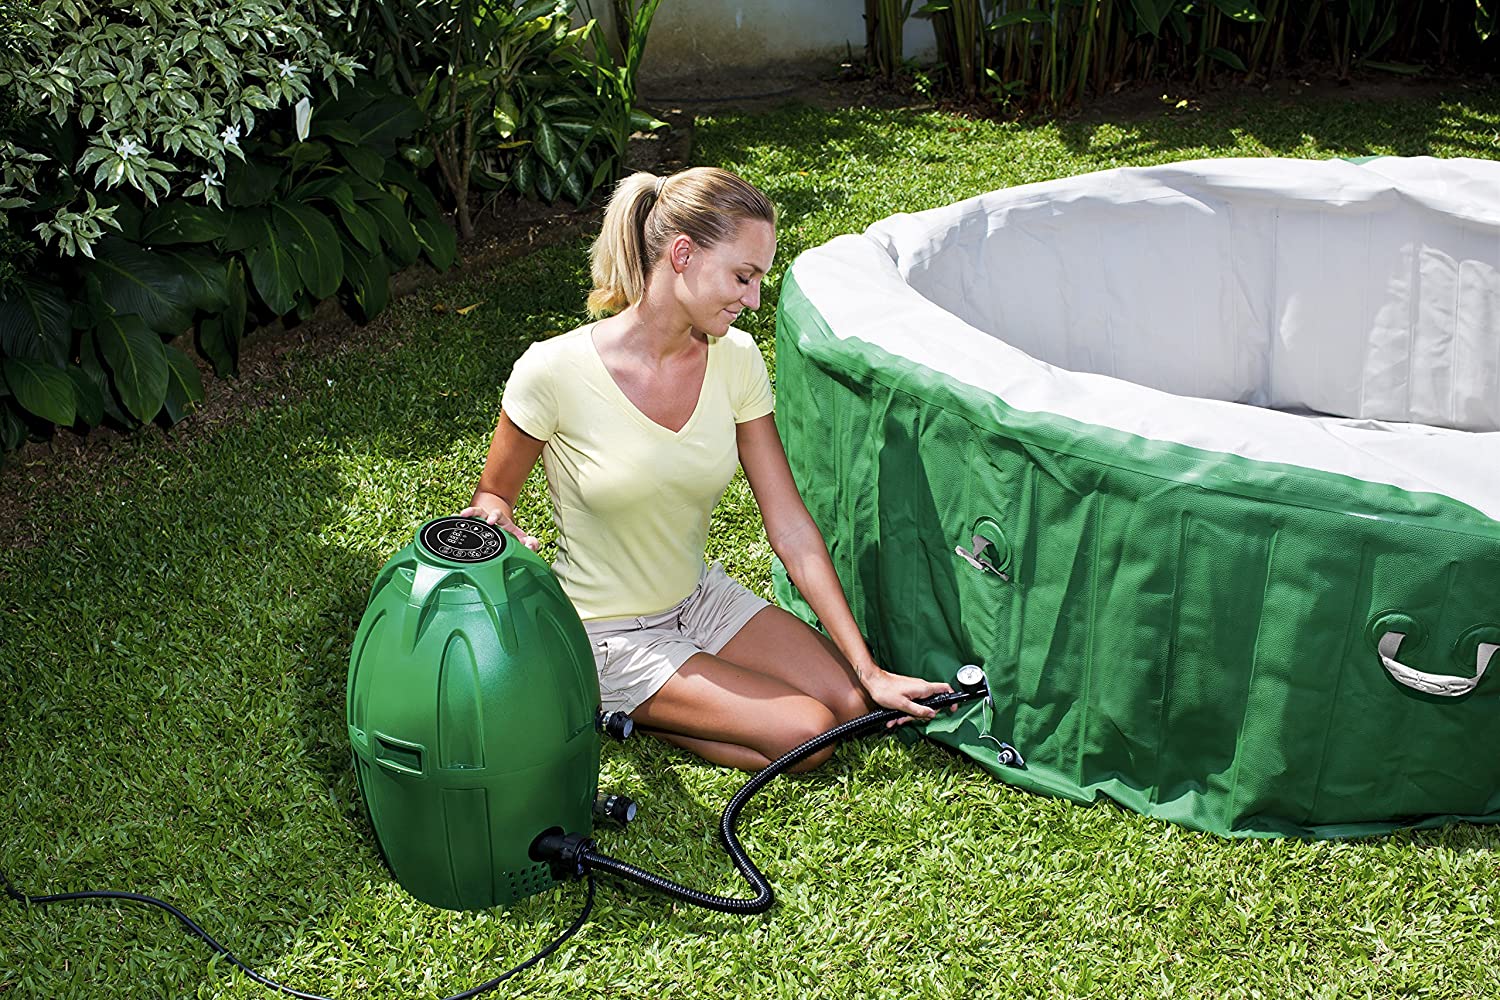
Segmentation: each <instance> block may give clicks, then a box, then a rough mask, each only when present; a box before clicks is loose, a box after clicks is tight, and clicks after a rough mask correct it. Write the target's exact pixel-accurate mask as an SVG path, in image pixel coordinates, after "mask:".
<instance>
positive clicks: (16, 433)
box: [0, 402, 26, 451]
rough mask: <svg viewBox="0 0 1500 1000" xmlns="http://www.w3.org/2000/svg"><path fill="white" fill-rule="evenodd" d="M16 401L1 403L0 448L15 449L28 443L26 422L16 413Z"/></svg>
mask: <svg viewBox="0 0 1500 1000" xmlns="http://www.w3.org/2000/svg"><path fill="white" fill-rule="evenodd" d="M15 406H16V404H15V403H10V402H7V403H3V404H0V449H4V450H5V451H15V450H16V449H17V448H19V447H21V445H23V444H25V443H26V424H25V423H23V422H22V420H21V418H20V417H19V416H17V415H16V413H15V409H14V407H15Z"/></svg>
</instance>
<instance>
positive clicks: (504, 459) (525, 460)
mask: <svg viewBox="0 0 1500 1000" xmlns="http://www.w3.org/2000/svg"><path fill="white" fill-rule="evenodd" d="M543 444H545V442H543V441H538V440H537V439H536V438H534V437H532V436H531V435H530V434H527V433H526V432H525V431H523V430H521V429H520V428H519V427H517V426H516V425H515V424H513V423H511V420H510V417H507V416H506V415H505V411H504V410H501V411H500V421H499V423H497V424H496V425H495V434H494V436H493V437H491V438H490V453H489V456H488V457H487V458H486V459H485V460H484V471H483V472H482V473H480V474H479V486H478V487H477V488H476V489H475V490H474V498H473V499H472V500H470V501H469V506H467V507H465V508H464V509H463V510H461V511H459V512H458V513H459V516H460V517H480V518H483V519H484V520H485V521H487V522H489V523H490V524H494V525H497V526H499V528H500V529H501V530H502V531H505V532H508V533H509V534H511V535H514V536H515V537H516V538H517V539H518V540H519V541H520V542H521V544H522V545H524V546H526V547H527V548H528V549H531V550H532V551H533V552H534V551H536V550H537V548H539V547H540V546H541V543H540V542H539V541H537V540H536V539H535V538H534V537H532V536H531V535H528V534H527V533H526V532H525V531H522V530H521V528H520V527H518V526H517V525H516V522H515V519H514V512H515V507H516V497H517V496H518V495H519V494H520V492H521V487H522V485H524V484H525V482H526V477H527V476H529V475H531V470H532V467H533V466H535V465H536V460H537V459H538V458H540V457H541V454H542V446H543Z"/></svg>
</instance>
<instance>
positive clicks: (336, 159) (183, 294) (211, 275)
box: [0, 83, 454, 448]
mask: <svg viewBox="0 0 1500 1000" xmlns="http://www.w3.org/2000/svg"><path fill="white" fill-rule="evenodd" d="M422 120H423V119H422V115H421V112H420V111H419V110H418V109H417V107H416V105H415V104H414V103H413V102H412V101H411V100H410V99H409V98H405V97H401V96H399V95H394V94H389V93H387V92H384V91H382V90H381V89H379V88H378V87H375V86H373V85H370V84H368V83H365V84H364V85H360V84H359V83H356V84H354V85H350V86H348V87H346V88H345V89H344V92H343V93H342V94H341V96H340V97H339V98H337V99H335V100H332V101H328V102H325V103H323V104H321V105H320V106H319V108H318V111H317V112H315V113H314V114H313V115H311V116H310V118H309V120H308V123H307V130H308V139H307V140H306V141H296V140H295V138H294V137H293V136H292V135H290V134H289V133H288V132H283V131H282V130H281V129H278V128H267V129H265V130H264V133H263V138H259V139H255V140H250V139H246V140H245V141H244V143H243V146H244V153H245V155H244V158H243V159H239V158H237V159H235V160H233V161H232V162H229V163H227V164H226V169H225V174H224V179H223V182H222V191H221V192H220V198H219V199H218V200H219V204H218V205H199V204H194V203H193V202H191V201H188V200H185V199H181V198H174V199H170V200H165V201H163V202H161V203H160V204H157V205H154V206H153V205H149V204H148V205H146V206H144V207H143V206H142V205H141V204H139V203H138V202H137V201H135V200H132V199H129V198H115V199H113V200H112V203H111V204H110V206H109V207H110V210H111V224H112V231H111V232H109V233H107V234H104V235H102V236H101V237H100V238H99V239H97V240H96V241H94V243H93V244H92V246H91V247H90V253H89V254H88V255H87V256H77V257H67V256H63V255H58V254H52V255H48V256H47V257H45V258H44V259H43V261H41V262H40V264H39V266H38V267H36V268H35V269H34V270H33V271H32V272H31V273H30V274H28V275H27V276H26V277H25V278H24V279H23V280H21V281H20V282H19V283H18V284H17V285H16V286H15V287H13V288H12V289H11V290H10V291H9V292H7V293H6V295H5V297H4V299H3V300H0V353H3V355H4V357H3V359H0V371H3V375H4V384H3V386H0V397H3V396H7V395H8V396H9V397H10V398H9V399H7V400H5V402H7V403H12V404H14V405H11V406H7V407H6V408H4V409H0V443H3V444H4V445H5V446H6V447H7V448H13V447H15V446H16V445H17V444H19V443H20V441H21V440H22V439H23V438H24V436H25V435H26V433H27V432H28V430H36V429H37V428H38V423H39V422H41V421H45V422H50V423H52V424H57V425H61V426H71V425H73V424H75V423H81V424H84V425H89V426H92V425H94V424H98V423H100V422H101V421H102V420H103V419H104V418H105V417H106V416H107V417H109V418H111V419H112V420H113V421H114V422H116V423H118V424H121V425H124V426H136V425H139V424H141V423H144V422H147V421H150V420H152V419H154V418H156V417H157V416H158V415H161V416H163V417H165V418H166V419H167V420H169V421H172V422H175V421H177V420H179V419H181V418H182V416H183V415H185V414H186V413H187V412H188V410H190V409H191V407H192V406H193V405H194V404H195V403H197V402H198V401H199V400H200V399H201V398H202V394H203V388H202V382H201V379H200V377H199V374H198V369H197V366H196V365H195V364H194V362H193V361H192V359H191V358H189V357H188V356H187V355H186V354H185V353H184V352H183V351H182V350H181V349H179V348H178V347H176V346H175V345H173V344H171V343H169V342H168V341H170V340H172V339H175V338H176V337H178V336H179V335H181V334H183V333H185V332H187V331H188V330H189V329H196V333H197V344H198V348H199V350H200V351H201V353H202V354H203V355H204V356H205V357H207V358H208V359H209V360H210V361H211V362H212V364H213V366H214V368H215V369H216V370H217V371H218V372H219V373H220V374H227V373H230V372H232V371H233V370H234V368H235V364H236V359H237V356H238V350H239V342H240V338H241V336H242V334H243V332H244V330H245V329H246V328H247V326H249V325H252V324H253V323H255V322H263V321H266V320H269V319H272V318H275V317H277V316H282V315H285V314H288V313H296V314H298V315H303V316H305V315H307V314H309V313H310V312H311V310H312V307H313V306H314V305H316V303H317V302H318V301H319V300H321V299H324V298H327V297H330V296H333V295H335V294H339V293H340V292H342V293H344V294H345V296H346V297H347V298H348V300H349V301H350V303H351V304H352V306H353V307H354V308H355V309H356V310H357V311H358V312H359V313H360V314H361V315H363V316H367V317H368V316H373V315H374V314H376V313H378V312H379V311H380V310H381V309H382V308H383V307H384V305H385V301H386V297H387V294H388V286H389V276H390V272H391V270H392V269H393V268H395V267H399V266H403V265H406V264H410V263H412V262H413V261H414V260H416V258H417V257H418V255H419V254H423V253H425V254H426V256H427V258H428V259H429V260H430V261H431V262H432V263H433V264H434V265H436V266H438V267H440V268H441V267H446V266H448V265H449V264H450V263H451V262H452V260H453V255H454V236H453V231H452V229H450V228H448V227H447V225H446V224H445V223H444V221H443V220H442V214H441V211H440V210H439V208H438V205H437V203H436V201H435V200H434V199H433V197H432V195H431V194H430V193H429V192H428V191H427V189H426V188H425V187H424V186H423V185H422V184H421V182H420V181H418V180H417V178H416V177H415V176H414V175H413V173H412V172H411V170H410V169H408V168H407V167H406V166H405V165H404V164H403V163H402V162H401V160H400V157H399V156H398V155H397V150H398V146H399V143H400V142H401V141H402V140H403V139H405V138H407V137H408V136H409V135H410V133H411V132H413V131H414V130H415V129H416V128H417V127H419V126H420V124H421V123H422Z"/></svg>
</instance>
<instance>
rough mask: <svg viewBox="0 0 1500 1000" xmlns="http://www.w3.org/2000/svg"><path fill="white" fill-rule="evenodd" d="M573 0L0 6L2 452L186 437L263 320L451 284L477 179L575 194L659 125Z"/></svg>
mask: <svg viewBox="0 0 1500 1000" xmlns="http://www.w3.org/2000/svg"><path fill="white" fill-rule="evenodd" d="M658 3H659V0H647V2H645V3H643V4H640V5H639V6H638V7H630V6H629V5H625V6H626V7H629V10H630V12H631V15H632V16H631V19H630V20H628V22H626V27H627V29H628V30H627V32H626V38H627V41H628V44H627V45H626V47H625V50H624V54H623V57H622V61H619V62H617V61H616V58H615V56H614V55H612V54H611V52H610V50H609V47H608V45H607V44H605V39H604V37H603V34H602V32H601V31H600V29H599V26H598V25H597V23H595V22H594V21H592V20H588V21H585V22H584V23H582V24H581V25H579V26H576V27H575V26H574V24H573V16H574V14H575V8H574V5H573V3H572V2H571V0H551V2H531V3H526V4H521V5H512V4H509V3H487V2H486V3H476V2H471V0H376V2H371V0H363V2H361V0H349V2H348V3H346V4H341V3H336V2H332V0H297V2H292V3H272V2H268V0H224V2H209V0H187V2H181V3H179V2H168V0H130V2H112V0H42V2H40V3H38V4H35V5H34V6H31V7H30V8H29V9H27V10H26V11H25V12H24V13H23V11H22V8H21V6H20V5H18V4H17V3H16V2H15V0H5V2H4V3H3V4H0V31H3V32H4V38H5V39H6V42H7V44H5V45H4V46H3V47H0V209H3V210H4V211H5V218H4V225H3V226H0V248H3V249H4V250H5V257H4V262H3V263H0V454H3V453H4V452H5V451H10V450H13V449H15V448H17V447H18V446H20V445H21V444H22V443H23V442H25V441H26V440H27V439H29V438H30V439H45V438H46V437H48V436H49V435H51V434H53V433H55V432H56V429H57V428H77V429H83V430H86V429H87V428H89V427H93V426H96V425H98V424H100V423H103V422H108V423H111V424H113V425H115V426H117V427H122V428H127V429H129V428H138V427H141V426H143V425H145V424H148V423H151V422H153V421H159V422H162V423H168V424H170V423H175V422H176V421H178V420H180V419H182V417H183V416H184V415H185V414H186V413H188V412H189V411H190V410H191V409H192V407H193V406H194V405H196V404H197V403H198V402H199V401H200V400H201V399H202V396H203V387H202V381H201V376H200V373H199V366H198V365H197V364H196V363H195V361H194V360H193V359H192V358H191V357H190V356H189V353H188V349H185V348H187V343H188V340H187V336H188V335H191V340H192V342H193V343H195V344H196V346H197V351H198V353H199V354H201V356H202V357H203V358H204V359H205V360H206V361H207V362H208V363H209V364H211V366H212V368H213V370H214V371H215V372H216V373H217V374H219V375H231V374H233V373H234V372H235V370H236V364H237V358H238V353H239V349H240V342H241V339H242V338H243V337H244V336H245V334H246V333H247V332H248V331H250V330H253V329H255V328H257V327H259V326H262V325H265V324H268V323H271V322H273V321H277V320H282V321H283V322H286V323H296V322H299V321H303V320H306V319H307V318H308V317H310V316H311V315H312V314H313V312H314V310H315V309H316V307H317V306H318V304H319V303H320V302H322V301H325V300H328V299H331V298H335V297H337V298H339V299H340V300H341V301H342V302H343V304H344V305H345V307H346V308H347V309H348V311H349V312H350V313H351V314H352V315H353V316H354V317H355V318H356V319H357V320H360V321H367V320H369V319H371V318H373V317H374V316H376V315H378V314H379V313H380V312H381V311H382V310H383V309H384V308H385V307H386V305H387V302H388V300H389V295H390V287H391V279H392V276H393V274H394V273H395V272H397V271H399V270H400V269H402V268H405V267H408V266H411V265H413V264H415V263H417V262H418V261H419V259H420V260H422V261H425V263H427V264H429V265H431V266H432V267H433V268H436V269H437V270H440V271H441V270H444V269H446V268H448V267H449V266H451V265H452V263H453V262H454V259H455V255H456V253H457V236H456V234H455V232H454V225H453V224H451V223H450V221H449V219H450V217H452V218H454V219H456V223H457V228H458V230H459V233H461V234H462V235H463V236H465V237H467V236H471V235H472V234H473V228H474V223H473V219H474V207H475V206H474V205H473V204H472V203H471V187H472V186H473V184H472V182H473V181H474V180H475V178H479V179H480V181H481V183H480V184H479V186H480V187H482V188H483V189H484V190H485V191H487V192H488V193H490V194H491V195H492V196H493V195H496V194H501V193H506V194H509V195H511V196H513V197H514V196H525V197H539V198H541V199H543V200H547V201H550V200H552V199H554V198H556V197H560V196H566V197H570V198H572V199H574V200H575V201H577V202H584V201H586V200H587V199H588V198H589V196H590V195H591V194H592V193H593V192H594V191H595V190H597V189H598V188H599V187H600V186H601V185H604V184H606V183H608V182H609V181H611V180H613V179H614V178H615V177H616V176H617V175H618V173H619V171H620V169H621V166H622V164H623V157H624V151H625V143H626V139H627V137H628V136H629V135H630V134H631V132H633V131H635V130H636V129H638V128H651V127H655V126H657V125H659V123H657V122H655V120H654V119H651V118H650V117H649V116H645V115H643V114H641V113H640V112H639V111H638V110H637V109H636V106H635V72H636V68H637V66H638V65H639V62H640V58H641V55H642V53H643V51H644V46H645V43H646V37H647V33H648V31H649V28H650V23H651V18H652V15H653V14H654V12H655V9H656V6H657V4H658Z"/></svg>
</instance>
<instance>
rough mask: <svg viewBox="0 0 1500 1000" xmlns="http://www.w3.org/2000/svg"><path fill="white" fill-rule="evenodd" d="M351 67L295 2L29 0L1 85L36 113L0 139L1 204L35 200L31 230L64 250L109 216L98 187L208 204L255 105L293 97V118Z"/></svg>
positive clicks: (24, 109) (75, 249)
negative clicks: (321, 86)
mask: <svg viewBox="0 0 1500 1000" xmlns="http://www.w3.org/2000/svg"><path fill="white" fill-rule="evenodd" d="M323 11H324V14H325V16H332V15H337V14H338V13H339V11H338V9H337V8H336V7H334V6H333V5H332V4H331V3H328V2H327V0H324V3H323ZM356 68H357V64H356V63H355V62H354V60H353V59H352V58H351V57H349V56H347V55H340V54H337V53H335V52H333V51H332V50H331V49H330V48H329V47H328V45H327V43H326V42H324V41H323V39H322V38H321V36H320V35H319V33H318V29H317V26H316V24H315V22H314V20H313V15H312V11H311V10H310V9H309V4H308V3H306V2H301V3H298V2H291V3H288V2H286V0H40V2H39V3H37V4H35V5H34V7H33V9H32V11H31V12H30V16H29V17H26V18H24V19H23V20H22V21H21V24H20V25H19V30H18V37H17V38H16V39H15V44H13V45H11V46H8V47H7V49H6V51H5V52H4V53H0V88H6V89H9V90H10V91H11V93H12V94H13V98H14V100H15V102H16V104H17V106H18V108H19V111H20V113H21V114H22V115H24V116H26V117H27V118H28V119H30V120H31V121H32V123H33V124H34V126H35V127H34V128H33V129H32V130H31V134H30V135H29V136H26V137H24V140H23V141H21V142H17V141H10V140H7V141H4V142H0V208H4V209H13V208H23V207H30V208H33V209H39V210H40V214H41V221H40V222H39V223H38V224H37V227H36V230H35V231H36V232H37V233H38V234H39V235H40V236H41V237H42V239H43V240H44V241H45V242H47V243H48V244H55V245H56V246H57V248H58V250H59V252H61V253H62V254H63V255H64V256H72V255H73V254H76V253H81V254H85V255H87V254H88V253H89V252H90V251H91V249H92V247H93V245H94V244H95V243H96V242H98V240H99V239H100V238H101V237H102V236H103V233H104V230H106V229H108V228H111V227H112V225H113V221H114V211H113V209H112V208H111V207H109V205H108V204H107V203H106V202H104V201H102V200H101V199H100V197H99V195H100V193H101V192H105V191H112V190H115V189H117V188H124V189H127V190H131V191H135V192H138V193H139V194H140V195H141V196H142V197H143V198H144V199H145V201H146V202H147V203H148V204H156V203H157V202H159V201H160V200H161V199H162V198H164V197H165V196H166V195H167V194H169V193H179V194H182V195H184V196H186V197H190V198H194V197H196V198H200V199H201V200H202V201H203V202H204V203H206V204H211V205H212V204H218V203H219V199H220V192H219V189H220V188H221V186H222V184H223V177H224V172H225V169H226V167H227V165H228V163H230V162H232V161H233V160H241V161H243V160H244V153H243V151H242V149H241V148H240V144H241V140H242V139H243V138H245V137H246V136H248V135H250V134H251V133H252V132H253V131H254V129H255V127H256V125H257V123H258V119H257V115H258V114H263V113H265V112H270V111H273V110H275V109H277V108H281V107H290V106H295V105H299V104H300V109H299V110H298V111H297V112H296V114H297V115H299V116H300V117H301V118H302V119H303V120H305V119H306V117H307V115H308V113H309V112H310V110H311V108H310V99H311V94H312V91H311V89H310V88H311V85H312V83H313V81H316V80H321V81H322V82H324V83H326V84H327V85H328V87H329V88H330V89H331V90H332V91H333V92H334V93H335V94H337V90H338V81H339V80H340V79H344V80H349V79H352V78H353V75H354V71H355V69H356ZM90 171H92V172H90Z"/></svg>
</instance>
